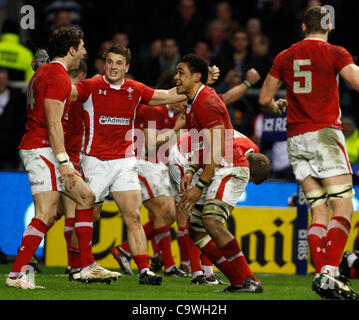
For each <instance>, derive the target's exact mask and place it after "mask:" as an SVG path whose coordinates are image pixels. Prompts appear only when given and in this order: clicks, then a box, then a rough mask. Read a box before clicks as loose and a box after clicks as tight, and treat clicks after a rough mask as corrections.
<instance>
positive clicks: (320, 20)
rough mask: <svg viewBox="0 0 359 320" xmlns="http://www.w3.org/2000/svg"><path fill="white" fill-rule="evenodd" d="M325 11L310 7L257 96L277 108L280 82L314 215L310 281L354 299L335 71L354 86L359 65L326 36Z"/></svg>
mask: <svg viewBox="0 0 359 320" xmlns="http://www.w3.org/2000/svg"><path fill="white" fill-rule="evenodd" d="M329 18H330V17H329V12H328V11H327V10H326V9H325V8H324V7H320V6H314V7H311V8H309V9H308V10H307V12H306V13H305V16H304V23H303V24H302V29H303V32H304V33H305V35H306V36H305V39H304V40H302V41H299V42H297V43H295V44H294V45H292V46H291V47H290V48H288V49H286V50H284V51H282V52H281V53H279V54H278V55H277V57H276V58H275V60H274V63H273V66H272V69H271V71H270V73H269V74H268V75H267V78H266V79H265V81H264V84H263V87H262V89H261V92H260V96H259V103H260V104H261V105H262V106H263V109H264V110H265V111H268V112H271V113H274V114H278V115H281V114H282V113H283V111H284V110H285V108H286V105H287V101H285V100H282V99H280V100H278V101H274V99H273V98H274V96H275V94H276V92H277V90H278V89H279V88H280V87H281V86H282V84H285V87H286V90H287V97H288V111H287V124H288V125H287V127H288V130H287V134H288V153H289V160H290V162H291V165H292V167H293V169H294V173H295V176H296V179H297V180H298V181H299V182H300V183H301V185H302V187H303V190H304V193H305V195H306V198H307V201H308V203H309V206H310V209H311V214H312V221H311V225H310V226H309V230H308V242H309V247H310V252H311V256H312V258H313V261H314V265H315V269H316V276H315V278H314V281H313V286H312V288H313V290H314V291H315V292H316V293H317V294H319V295H320V296H322V297H326V298H334V299H357V298H359V295H358V294H357V293H356V292H355V291H354V290H352V289H351V288H350V287H349V286H348V285H346V284H345V283H344V282H343V281H341V280H340V279H339V278H338V276H339V270H338V269H339V268H338V267H339V263H340V259H341V256H342V253H343V250H344V247H345V244H346V242H347V239H348V234H349V231H350V223H351V219H352V213H353V204H352V197H353V195H354V191H353V188H352V184H353V183H352V176H351V173H352V170H351V167H350V164H349V160H348V154H347V151H346V145H345V139H344V135H343V133H342V130H341V129H342V124H341V111H340V105H339V92H338V83H337V76H338V73H339V74H340V75H341V76H342V77H343V78H344V79H345V80H346V81H348V82H349V83H350V85H351V86H352V87H353V88H354V89H355V90H357V91H359V68H358V67H357V66H356V65H355V64H354V62H353V59H352V56H351V55H350V54H349V53H348V51H347V50H346V49H344V48H343V47H340V46H335V45H331V44H329V43H328V42H327V41H328V32H330V31H331V29H332V27H331V24H330V23H329ZM330 209H332V211H333V215H332V218H331V219H330V220H329V212H330Z"/></svg>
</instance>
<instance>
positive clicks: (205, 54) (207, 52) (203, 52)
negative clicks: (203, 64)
mask: <svg viewBox="0 0 359 320" xmlns="http://www.w3.org/2000/svg"><path fill="white" fill-rule="evenodd" d="M193 52H194V53H195V54H198V55H199V56H201V57H202V58H204V59H206V61H209V60H210V58H211V55H212V52H211V49H210V47H209V44H208V43H207V42H206V41H204V40H199V41H197V43H196V45H195V47H194V48H193Z"/></svg>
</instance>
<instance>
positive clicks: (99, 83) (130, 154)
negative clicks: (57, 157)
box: [71, 45, 208, 285]
mask: <svg viewBox="0 0 359 320" xmlns="http://www.w3.org/2000/svg"><path fill="white" fill-rule="evenodd" d="M130 57H131V55H130V50H129V49H127V48H124V47H122V46H119V45H117V46H113V47H111V48H109V49H108V50H107V51H106V52H105V54H104V60H105V74H104V76H97V77H94V78H92V79H87V80H84V81H81V82H79V83H77V84H76V85H75V86H73V90H72V93H71V99H72V101H75V100H79V101H81V102H82V103H83V109H84V110H85V128H86V138H85V150H84V155H83V157H82V159H81V166H82V170H83V173H84V176H85V178H86V181H87V182H88V184H89V186H90V189H91V190H92V191H93V192H94V193H95V197H96V199H95V203H98V204H101V202H102V201H103V200H104V199H105V197H106V196H107V195H108V194H110V193H111V195H112V197H113V199H114V201H115V202H116V204H117V206H118V207H119V209H120V211H121V213H122V217H123V219H124V222H125V223H126V227H127V236H128V243H129V248H130V251H131V253H132V255H133V258H134V260H135V262H136V264H137V267H138V269H139V271H140V284H150V285H160V284H161V282H162V278H161V277H160V276H158V275H156V274H154V273H153V272H151V271H150V270H149V255H148V251H147V240H146V236H145V233H144V230H143V227H142V225H141V221H140V214H139V208H140V205H141V192H140V191H141V187H140V184H139V179H138V169H137V161H136V157H135V155H134V150H133V141H132V140H133V128H134V118H135V114H136V112H137V111H138V106H139V105H140V104H141V103H143V104H147V105H164V104H167V103H176V102H179V101H182V100H184V99H185V96H182V95H178V94H177V93H176V89H175V88H172V89H169V90H154V89H152V88H150V87H147V86H146V85H144V84H143V83H140V82H137V81H134V80H130V79H127V78H125V75H126V73H127V72H128V69H129V66H130ZM207 72H208V70H207ZM97 207H100V206H97ZM89 218H90V217H89ZM88 222H90V220H89V221H88Z"/></svg>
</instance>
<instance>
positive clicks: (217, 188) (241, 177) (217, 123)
mask: <svg viewBox="0 0 359 320" xmlns="http://www.w3.org/2000/svg"><path fill="white" fill-rule="evenodd" d="M207 69H208V65H207V62H206V61H205V60H204V59H203V58H201V57H200V56H198V55H195V54H188V55H186V56H184V57H183V58H182V59H181V60H180V61H179V63H178V65H177V68H176V76H175V80H176V88H177V92H178V93H179V94H185V95H186V96H187V99H188V105H187V107H186V128H187V129H188V130H190V135H191V139H192V140H193V141H194V139H197V140H198V142H199V143H203V148H204V150H203V160H202V162H201V163H203V165H204V166H203V172H202V173H201V175H200V177H199V179H198V181H197V183H196V184H195V186H191V181H192V178H193V175H194V173H195V172H196V171H197V169H198V168H199V162H197V164H195V163H194V162H193V161H192V166H191V170H187V172H186V173H185V175H184V177H183V178H182V180H181V190H182V194H181V195H180V196H181V198H182V204H183V206H184V209H185V210H187V211H188V212H191V211H192V208H194V206H195V205H196V203H197V202H198V200H199V199H200V198H201V196H202V192H203V190H204V189H205V188H207V191H206V200H205V203H204V206H203V210H202V211H201V212H195V211H194V212H192V213H191V215H190V225H189V233H190V236H191V238H192V240H193V241H194V243H195V244H196V246H197V247H199V248H200V250H201V252H203V253H204V254H205V255H206V256H207V257H208V258H209V259H210V260H211V261H212V262H213V263H214V264H215V265H216V266H217V267H218V268H219V269H220V270H221V271H222V272H223V273H224V274H225V275H226V276H227V278H228V279H229V280H230V282H231V285H230V286H229V287H228V288H226V289H225V291H227V292H262V291H263V288H262V286H261V284H260V282H259V281H258V280H257V279H256V278H255V277H254V275H253V274H252V273H251V272H250V270H249V271H248V270H245V269H246V268H248V265H247V263H246V262H245V263H243V259H241V257H243V253H242V251H241V249H240V247H239V244H238V241H237V239H236V238H235V237H234V236H233V235H232V234H231V233H230V232H229V231H228V229H226V228H225V226H224V222H225V221H226V220H227V219H228V217H229V215H230V213H231V211H232V209H233V207H234V206H235V204H236V203H237V201H238V200H239V198H240V196H241V194H242V193H243V191H244V190H245V188H246V186H247V183H248V181H249V168H248V166H249V165H248V161H247V159H246V157H245V155H244V154H243V152H242V150H241V149H240V147H239V145H237V144H235V143H234V130H233V127H232V124H231V122H230V119H229V115H228V111H227V108H226V106H225V104H224V103H223V101H222V100H221V99H220V98H219V96H218V95H217V94H216V93H215V91H214V90H213V89H212V88H210V87H208V86H205V83H206V82H207V79H206V78H207V72H206V70H207ZM193 141H192V142H193ZM265 172H267V171H266V170H263V180H264V179H265V178H266V177H267V175H266V173H265ZM222 257H224V258H225V259H222ZM242 274H247V275H248V277H247V278H246V279H244V278H243V277H242V276H241V275H242Z"/></svg>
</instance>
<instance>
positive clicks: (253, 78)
mask: <svg viewBox="0 0 359 320" xmlns="http://www.w3.org/2000/svg"><path fill="white" fill-rule="evenodd" d="M260 78H261V76H260V75H259V73H258V72H257V70H256V69H254V68H251V69H249V70H248V71H247V73H246V79H247V80H248V81H249V82H250V83H251V84H252V85H253V84H256V83H257V82H258V81H259V80H260Z"/></svg>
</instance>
